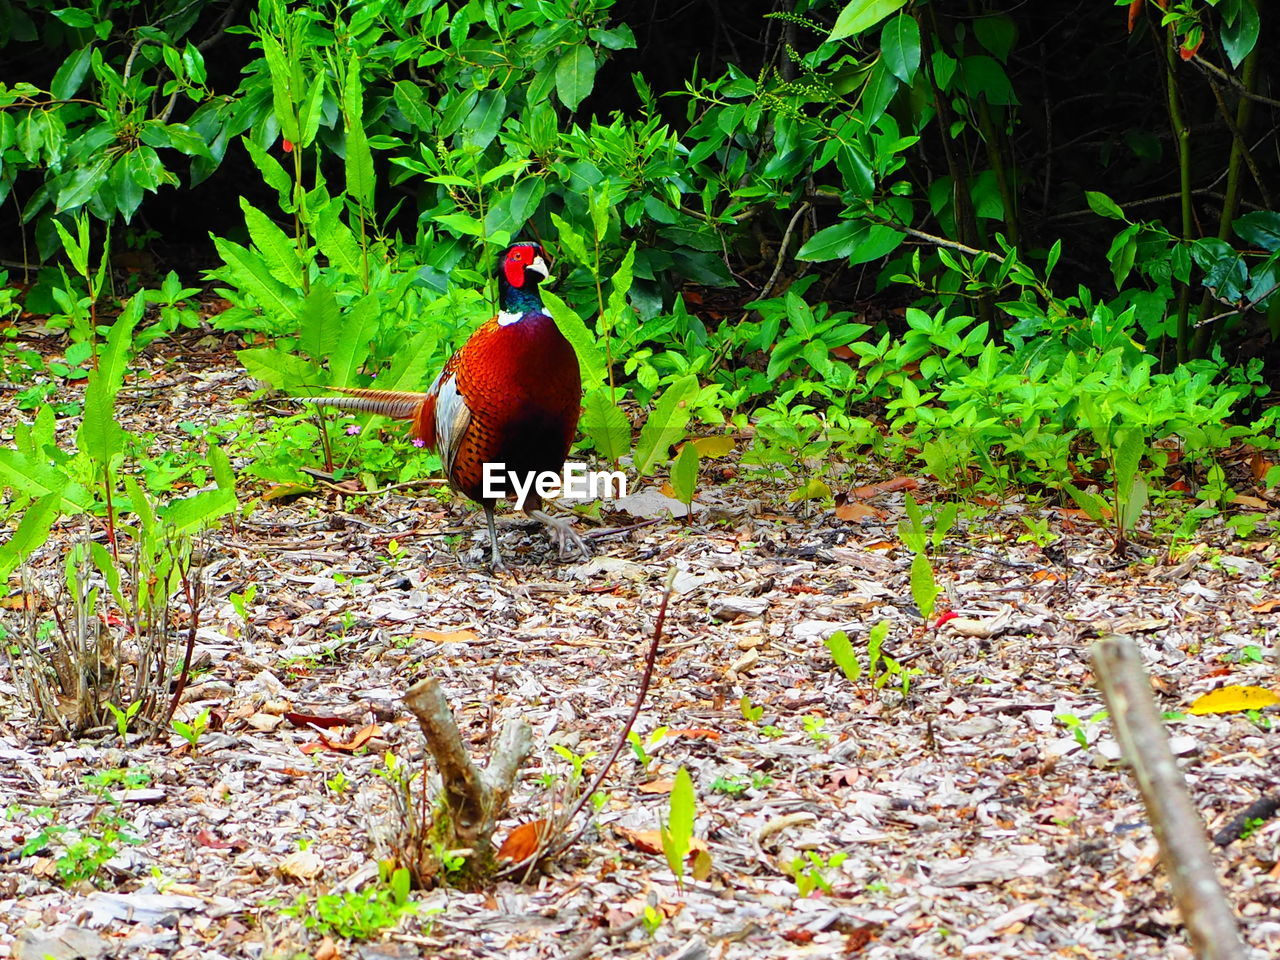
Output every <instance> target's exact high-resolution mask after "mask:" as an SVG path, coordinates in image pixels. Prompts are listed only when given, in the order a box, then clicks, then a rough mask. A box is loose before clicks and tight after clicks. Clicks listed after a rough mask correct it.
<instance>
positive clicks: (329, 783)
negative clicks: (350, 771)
mask: <svg viewBox="0 0 1280 960" xmlns="http://www.w3.org/2000/svg"><path fill="white" fill-rule="evenodd" d="M324 785H325V786H326V787H328V788H329V789H330V790H331V791H332V792H334V793H336V794H337V795H338V796H342V795H343V794H345V793H346V792H347V791H348V790H350V789H351V781H350V780H348V779H347V775H346V774H345V773H343V772H342V771H341V770H339V771H338V772H337V773H335V774H334V775H333V776H332V777H329V778H328V779H327V780H325V782H324Z"/></svg>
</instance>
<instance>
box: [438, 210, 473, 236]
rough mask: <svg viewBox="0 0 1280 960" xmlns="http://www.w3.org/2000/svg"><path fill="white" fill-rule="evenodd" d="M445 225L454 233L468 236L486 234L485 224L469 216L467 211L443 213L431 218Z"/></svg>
mask: <svg viewBox="0 0 1280 960" xmlns="http://www.w3.org/2000/svg"><path fill="white" fill-rule="evenodd" d="M431 219H432V220H434V221H435V222H436V223H438V224H440V225H441V226H443V227H447V228H448V229H449V230H451V231H452V232H454V233H460V234H462V235H463V236H467V237H482V236H484V224H483V223H481V222H480V221H479V220H477V219H476V218H475V217H472V216H468V215H467V214H465V213H442V214H439V215H438V216H434V217H432V218H431Z"/></svg>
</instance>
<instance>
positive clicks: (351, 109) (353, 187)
mask: <svg viewBox="0 0 1280 960" xmlns="http://www.w3.org/2000/svg"><path fill="white" fill-rule="evenodd" d="M342 98H343V105H344V106H345V108H346V123H347V155H346V159H345V164H346V174H347V192H348V193H350V194H351V195H352V196H353V197H355V198H356V199H357V200H359V201H360V203H361V205H362V206H364V207H366V208H372V206H373V191H374V176H373V153H372V152H371V151H370V150H369V139H368V137H367V136H366V135H365V131H364V88H363V87H362V86H361V84H360V59H359V58H358V57H357V56H356V54H355V53H352V54H351V62H350V63H349V64H348V66H347V82H346V84H345V89H344V90H343V92H342Z"/></svg>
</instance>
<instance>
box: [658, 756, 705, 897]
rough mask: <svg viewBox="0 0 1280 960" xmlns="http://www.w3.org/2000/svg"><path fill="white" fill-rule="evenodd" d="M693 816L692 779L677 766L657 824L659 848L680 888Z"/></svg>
mask: <svg viewBox="0 0 1280 960" xmlns="http://www.w3.org/2000/svg"><path fill="white" fill-rule="evenodd" d="M696 817H697V800H696V798H695V797H694V792H693V779H692V778H691V777H690V776H689V771H688V770H686V769H685V768H684V767H681V768H680V769H679V770H677V771H676V777H675V783H674V784H673V785H672V787H671V797H670V799H669V802H668V805H667V822H666V823H663V824H660V825H659V833H660V836H661V837H662V852H663V854H664V855H665V856H666V858H667V866H668V867H670V868H671V872H672V873H673V874H675V877H676V884H677V885H678V886H679V887H680V888H681V889H683V888H684V860H685V857H686V856H688V854H689V850H690V848H691V847H692V846H693V824H694V820H695V818H696Z"/></svg>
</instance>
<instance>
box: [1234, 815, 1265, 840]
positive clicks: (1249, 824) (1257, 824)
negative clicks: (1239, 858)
mask: <svg viewBox="0 0 1280 960" xmlns="http://www.w3.org/2000/svg"><path fill="white" fill-rule="evenodd" d="M1266 822H1267V821H1266V820H1265V819H1264V818H1262V817H1249V818H1248V819H1247V820H1245V822H1244V825H1243V826H1242V827H1241V828H1240V839H1241V840H1248V839H1249V838H1250V837H1252V836H1253V835H1254V834H1255V833H1257V832H1258V831H1259V830H1261V829H1262V827H1263V825H1264V824H1265V823H1266Z"/></svg>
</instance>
